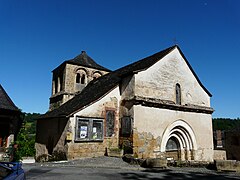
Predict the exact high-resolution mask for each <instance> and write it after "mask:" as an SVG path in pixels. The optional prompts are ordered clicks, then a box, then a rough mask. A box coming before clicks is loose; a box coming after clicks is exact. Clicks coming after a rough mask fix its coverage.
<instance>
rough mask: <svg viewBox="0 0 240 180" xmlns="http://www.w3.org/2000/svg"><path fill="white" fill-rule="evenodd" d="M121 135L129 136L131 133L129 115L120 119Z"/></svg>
mask: <svg viewBox="0 0 240 180" xmlns="http://www.w3.org/2000/svg"><path fill="white" fill-rule="evenodd" d="M121 122H122V124H121V128H122V136H123V137H129V136H130V135H131V134H132V119H131V117H129V116H126V117H122V119H121Z"/></svg>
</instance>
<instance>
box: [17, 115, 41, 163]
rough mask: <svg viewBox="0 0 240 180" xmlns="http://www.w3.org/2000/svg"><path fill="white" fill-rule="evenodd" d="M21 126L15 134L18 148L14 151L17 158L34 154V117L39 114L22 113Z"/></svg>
mask: <svg viewBox="0 0 240 180" xmlns="http://www.w3.org/2000/svg"><path fill="white" fill-rule="evenodd" d="M24 114H25V117H24V120H23V124H22V127H21V129H20V131H19V133H18V135H17V140H16V143H17V144H18V149H17V151H16V156H17V157H16V158H17V159H18V160H20V159H22V157H24V156H25V157H26V156H35V152H36V151H35V136H36V118H37V117H38V116H39V115H40V114H38V113H32V114H31V113H24Z"/></svg>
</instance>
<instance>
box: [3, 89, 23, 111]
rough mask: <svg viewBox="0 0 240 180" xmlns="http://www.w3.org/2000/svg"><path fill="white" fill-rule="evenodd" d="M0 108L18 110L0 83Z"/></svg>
mask: <svg viewBox="0 0 240 180" xmlns="http://www.w3.org/2000/svg"><path fill="white" fill-rule="evenodd" d="M0 109H3V110H11V111H20V110H19V109H18V108H17V106H16V105H15V104H14V103H13V101H12V100H11V99H10V97H9V96H8V95H7V93H6V91H5V90H4V89H3V87H2V85H1V84H0Z"/></svg>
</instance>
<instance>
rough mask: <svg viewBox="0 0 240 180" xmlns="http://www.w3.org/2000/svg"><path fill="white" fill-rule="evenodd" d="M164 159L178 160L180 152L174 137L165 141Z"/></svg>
mask: <svg viewBox="0 0 240 180" xmlns="http://www.w3.org/2000/svg"><path fill="white" fill-rule="evenodd" d="M166 158H167V159H169V160H180V159H181V151H180V144H179V142H178V140H177V138H175V137H171V138H169V139H168V141H167V145H166Z"/></svg>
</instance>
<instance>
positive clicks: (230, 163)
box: [214, 160, 240, 172]
mask: <svg viewBox="0 0 240 180" xmlns="http://www.w3.org/2000/svg"><path fill="white" fill-rule="evenodd" d="M214 164H215V166H216V169H217V171H234V172H240V161H236V160H215V161H214Z"/></svg>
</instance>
